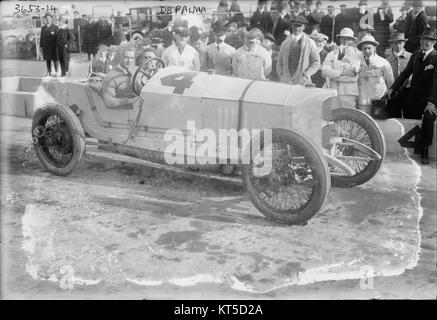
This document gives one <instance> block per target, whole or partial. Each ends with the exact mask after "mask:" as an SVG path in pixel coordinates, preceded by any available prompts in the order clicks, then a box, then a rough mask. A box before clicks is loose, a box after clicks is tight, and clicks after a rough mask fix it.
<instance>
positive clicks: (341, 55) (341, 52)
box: [338, 49, 346, 60]
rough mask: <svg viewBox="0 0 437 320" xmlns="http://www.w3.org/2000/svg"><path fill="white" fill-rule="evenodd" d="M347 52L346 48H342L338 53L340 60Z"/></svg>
mask: <svg viewBox="0 0 437 320" xmlns="http://www.w3.org/2000/svg"><path fill="white" fill-rule="evenodd" d="M345 54H346V49H343V50H341V51H340V53H339V54H338V60H341V59H343V58H344V55H345Z"/></svg>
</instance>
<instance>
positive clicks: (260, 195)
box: [242, 129, 330, 224]
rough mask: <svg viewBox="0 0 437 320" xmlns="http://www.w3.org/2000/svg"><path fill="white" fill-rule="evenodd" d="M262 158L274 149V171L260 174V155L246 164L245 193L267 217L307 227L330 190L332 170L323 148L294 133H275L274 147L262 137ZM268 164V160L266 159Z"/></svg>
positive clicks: (280, 131)
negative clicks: (268, 148)
mask: <svg viewBox="0 0 437 320" xmlns="http://www.w3.org/2000/svg"><path fill="white" fill-rule="evenodd" d="M260 140H261V148H260V153H261V156H264V155H266V154H267V149H266V148H267V147H271V158H272V162H271V164H272V165H271V170H270V172H268V173H266V172H264V173H262V174H260V173H259V172H260V170H258V169H259V168H258V167H259V166H260V165H265V163H259V162H258V163H257V161H256V159H257V158H258V159H259V158H260V157H258V155H253V156H252V161H251V164H243V166H242V178H243V184H244V186H245V189H246V190H247V192H248V194H249V197H250V199H251V201H252V203H253V204H254V205H255V207H256V208H257V209H258V210H259V211H260V212H261V213H262V214H263V215H265V216H266V217H268V218H270V219H273V220H276V221H280V222H283V223H286V224H304V223H305V222H306V221H308V220H309V219H311V218H312V217H313V216H314V215H315V214H316V213H317V212H318V210H319V209H320V207H321V206H322V204H323V202H324V200H325V198H326V197H327V195H328V193H329V189H330V178H329V170H328V165H327V163H326V160H325V158H324V156H323V154H322V153H321V151H320V150H319V148H318V147H317V146H316V145H315V143H314V142H312V141H311V140H310V139H309V138H308V137H305V136H304V135H302V134H301V133H298V132H296V131H293V130H285V129H273V130H272V141H271V143H268V142H266V144H265V145H264V139H263V137H261V139H260ZM264 160H265V159H264Z"/></svg>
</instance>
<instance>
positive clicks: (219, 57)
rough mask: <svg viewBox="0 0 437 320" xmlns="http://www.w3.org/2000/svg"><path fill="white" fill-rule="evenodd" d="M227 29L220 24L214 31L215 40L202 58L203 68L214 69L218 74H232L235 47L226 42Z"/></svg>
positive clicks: (206, 69)
mask: <svg viewBox="0 0 437 320" xmlns="http://www.w3.org/2000/svg"><path fill="white" fill-rule="evenodd" d="M226 32H227V29H226V27H225V26H220V27H218V28H217V29H216V31H215V33H214V37H215V41H214V42H213V43H211V44H210V45H208V46H207V47H206V50H205V53H204V55H202V56H203V58H202V60H203V61H202V63H201V69H202V70H205V71H208V70H214V71H215V72H216V73H218V74H223V75H231V74H232V56H233V55H234V53H235V48H234V47H232V46H231V45H229V44H227V43H225V39H226Z"/></svg>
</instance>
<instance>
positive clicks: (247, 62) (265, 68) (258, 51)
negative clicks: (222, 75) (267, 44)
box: [232, 28, 272, 80]
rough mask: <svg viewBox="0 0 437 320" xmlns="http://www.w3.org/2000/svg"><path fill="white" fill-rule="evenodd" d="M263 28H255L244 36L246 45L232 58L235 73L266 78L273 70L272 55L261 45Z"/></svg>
mask: <svg viewBox="0 0 437 320" xmlns="http://www.w3.org/2000/svg"><path fill="white" fill-rule="evenodd" d="M263 37H264V36H263V34H262V32H261V30H259V29H257V28H253V29H252V30H250V31H249V32H248V33H247V34H246V35H245V37H244V45H243V46H242V47H240V48H238V49H237V50H236V51H235V53H234V56H233V58H232V70H233V73H234V75H236V76H238V77H242V78H247V79H254V80H265V79H266V77H267V76H268V75H269V74H270V72H271V71H272V57H271V56H270V54H269V53H268V52H267V50H266V49H264V48H263V47H262V46H261V41H262V39H263Z"/></svg>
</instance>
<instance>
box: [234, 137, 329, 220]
mask: <svg viewBox="0 0 437 320" xmlns="http://www.w3.org/2000/svg"><path fill="white" fill-rule="evenodd" d="M275 135H280V136H284V137H286V139H287V140H289V143H290V144H293V145H298V146H299V149H302V150H306V151H307V153H308V154H309V159H310V161H312V164H311V165H310V166H311V168H312V169H313V170H314V176H315V180H316V181H318V182H319V183H318V184H317V185H316V190H314V193H313V195H312V199H310V202H308V204H307V205H306V206H305V207H303V208H301V209H300V211H298V212H296V213H295V214H289V213H285V214H284V213H279V212H278V211H277V210H273V209H272V208H269V207H268V206H266V205H265V204H263V202H262V201H260V199H259V198H258V195H257V193H256V190H255V188H254V186H253V185H252V183H251V181H250V167H251V166H250V165H242V167H241V175H242V179H243V185H244V188H245V189H246V191H247V193H248V194H249V198H250V200H251V201H252V203H253V205H254V206H255V207H256V208H257V209H258V210H259V211H260V212H261V213H262V214H263V215H264V216H265V217H267V218H269V219H271V220H275V221H279V222H281V223H285V224H290V225H304V224H306V222H307V221H308V220H310V219H311V218H312V217H313V216H314V215H315V214H316V213H317V212H318V211H319V209H320V208H321V207H322V205H323V203H324V201H325V199H326V197H327V196H328V193H329V190H330V188H331V180H330V176H329V168H328V164H327V162H326V159H325V157H324V156H323V153H322V152H321V151H320V149H319V147H318V146H317V145H316V144H315V143H314V142H313V141H312V140H311V139H310V138H309V137H307V136H305V135H303V134H302V133H299V132H297V131H294V130H286V129H273V130H272V138H273V137H274V136H275ZM273 140H274V139H273ZM261 141H264V139H262V136H261Z"/></svg>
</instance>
